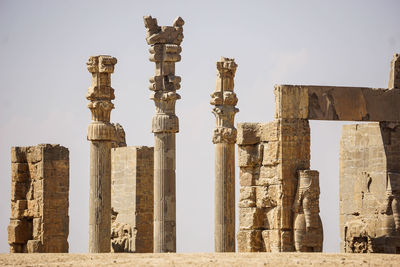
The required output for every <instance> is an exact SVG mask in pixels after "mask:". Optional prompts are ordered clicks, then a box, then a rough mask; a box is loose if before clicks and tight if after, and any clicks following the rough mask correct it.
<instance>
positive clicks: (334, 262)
mask: <svg viewBox="0 0 400 267" xmlns="http://www.w3.org/2000/svg"><path fill="white" fill-rule="evenodd" d="M113 265H118V266H249V267H250V266H304V265H308V266H311V265H312V266H338V265H340V266H393V267H394V266H400V255H388V254H331V253H188V254H169V253H168V254H125V253H119V254H114V253H112V254H0V266H113Z"/></svg>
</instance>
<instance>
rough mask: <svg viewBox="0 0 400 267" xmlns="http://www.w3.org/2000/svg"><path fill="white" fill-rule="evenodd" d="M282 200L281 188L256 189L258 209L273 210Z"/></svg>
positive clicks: (274, 186)
mask: <svg viewBox="0 0 400 267" xmlns="http://www.w3.org/2000/svg"><path fill="white" fill-rule="evenodd" d="M280 198H281V186H280V185H270V186H268V187H266V186H257V187H256V199H257V203H256V204H257V207H258V208H272V207H275V206H276V205H277V202H278V201H279V200H280Z"/></svg>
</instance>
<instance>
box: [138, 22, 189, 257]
mask: <svg viewBox="0 0 400 267" xmlns="http://www.w3.org/2000/svg"><path fill="white" fill-rule="evenodd" d="M144 24H145V27H146V30H147V31H146V41H147V43H148V44H149V45H150V49H149V51H150V61H152V62H155V64H156V71H155V75H154V76H153V77H151V78H150V87H149V88H150V90H152V91H153V92H152V94H151V96H150V99H152V100H154V103H155V106H156V114H155V115H154V117H153V120H152V132H153V133H154V139H155V143H154V252H155V253H157V252H176V198H175V158H176V156H175V133H177V132H178V131H179V123H178V117H177V116H176V115H175V102H176V100H178V99H180V95H179V94H177V93H176V90H178V89H179V88H180V81H181V78H180V77H179V76H175V62H178V61H180V60H181V56H180V52H181V50H182V49H181V47H180V44H181V42H182V40H183V28H182V27H183V24H184V21H183V19H182V18H181V17H178V18H176V19H175V21H174V23H173V26H162V27H160V26H158V24H157V19H153V18H152V17H151V16H145V17H144Z"/></svg>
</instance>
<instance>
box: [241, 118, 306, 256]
mask: <svg viewBox="0 0 400 267" xmlns="http://www.w3.org/2000/svg"><path fill="white" fill-rule="evenodd" d="M238 136H239V138H238V145H239V146H238V152H239V153H238V154H239V157H238V162H239V167H240V184H241V189H240V197H239V199H240V201H239V233H238V239H237V240H238V249H239V252H246V251H260V252H261V251H272V252H279V251H294V242H293V240H294V238H293V234H294V232H293V224H292V222H293V210H292V205H293V202H294V200H295V194H296V188H297V180H298V174H297V171H298V170H300V169H308V168H309V166H310V163H309V160H310V129H309V124H308V121H307V120H303V119H278V120H275V121H273V122H269V123H259V124H256V123H243V124H242V123H239V124H238ZM249 231H260V235H259V234H258V232H257V235H256V234H255V233H256V232H249ZM250 233H251V234H250ZM261 233H262V234H261ZM258 237H260V238H262V240H263V241H262V242H261V243H260V242H258V241H257V242H256V241H255V240H259V238H258ZM246 238H250V239H246ZM260 240H261V239H260ZM241 243H242V244H241ZM252 244H257V245H254V247H251V246H252ZM260 244H261V245H260Z"/></svg>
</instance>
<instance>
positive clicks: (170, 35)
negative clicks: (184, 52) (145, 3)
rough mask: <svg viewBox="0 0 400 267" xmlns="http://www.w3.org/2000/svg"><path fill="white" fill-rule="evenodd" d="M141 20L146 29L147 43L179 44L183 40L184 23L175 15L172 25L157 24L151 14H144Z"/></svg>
mask: <svg viewBox="0 0 400 267" xmlns="http://www.w3.org/2000/svg"><path fill="white" fill-rule="evenodd" d="M143 20H144V25H145V27H146V29H147V31H146V41H147V44H149V45H154V44H175V45H180V44H181V42H182V40H183V24H185V21H184V20H183V19H182V18H181V17H177V18H176V19H175V20H174V23H173V24H172V26H158V23H157V19H156V18H152V17H151V16H144V17H143Z"/></svg>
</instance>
